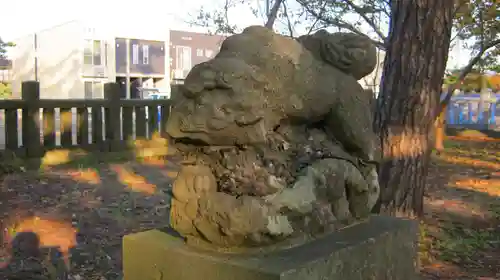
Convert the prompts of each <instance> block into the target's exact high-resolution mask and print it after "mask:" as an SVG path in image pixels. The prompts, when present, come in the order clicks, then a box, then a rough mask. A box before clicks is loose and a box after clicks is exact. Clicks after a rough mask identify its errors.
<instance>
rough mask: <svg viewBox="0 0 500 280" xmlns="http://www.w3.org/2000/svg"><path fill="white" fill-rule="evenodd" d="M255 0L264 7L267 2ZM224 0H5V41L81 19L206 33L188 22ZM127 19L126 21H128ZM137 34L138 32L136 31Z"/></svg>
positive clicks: (455, 58)
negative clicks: (203, 9)
mask: <svg viewBox="0 0 500 280" xmlns="http://www.w3.org/2000/svg"><path fill="white" fill-rule="evenodd" d="M251 1H255V4H256V5H255V6H257V7H260V8H261V10H263V6H264V1H262V0H251ZM221 3H223V2H222V0H140V1H136V0H135V1H134V0H85V1H81V0H43V1H40V0H2V20H1V23H0V37H1V38H2V39H3V40H4V41H9V40H14V39H16V38H19V37H22V36H24V35H27V34H30V33H33V32H36V31H39V30H42V29H46V28H50V27H51V26H55V25H58V24H61V23H64V22H68V21H71V20H80V19H86V20H89V19H91V20H92V21H94V20H95V21H96V22H99V21H108V22H119V21H121V24H124V25H126V26H127V28H130V29H141V28H144V27H145V26H148V27H149V28H151V27H153V28H154V27H156V28H164V27H165V26H168V28H170V29H178V30H189V31H197V32H205V31H206V29H205V28H200V27H193V26H192V25H191V24H189V23H188V21H190V20H191V19H192V18H193V17H194V15H196V14H197V12H199V10H200V8H201V7H202V6H203V7H207V8H208V9H210V8H212V9H213V8H214V7H220V5H221ZM229 18H230V22H231V23H234V24H236V25H238V26H240V27H244V26H248V25H252V24H262V19H260V18H256V17H255V16H254V15H253V14H252V12H251V11H250V9H249V8H248V6H240V7H238V8H235V9H232V10H231V13H230V14H229ZM124 21H125V22H124ZM134 33H136V32H134ZM450 56H451V57H452V59H450V61H449V63H448V66H449V67H450V68H454V67H458V66H462V65H465V64H466V63H467V62H468V60H469V55H468V51H467V50H464V49H461V48H459V47H457V48H454V49H453V50H452V51H451V52H450Z"/></svg>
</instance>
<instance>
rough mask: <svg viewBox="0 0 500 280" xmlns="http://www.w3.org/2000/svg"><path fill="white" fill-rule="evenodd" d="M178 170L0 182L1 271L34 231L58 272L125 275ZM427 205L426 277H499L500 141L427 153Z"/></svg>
mask: <svg viewBox="0 0 500 280" xmlns="http://www.w3.org/2000/svg"><path fill="white" fill-rule="evenodd" d="M176 172H177V170H176V167H175V165H174V164H172V163H171V162H169V161H168V160H151V161H142V162H136V161H115V162H110V161H102V160H101V161H92V162H91V163H90V162H87V163H82V164H79V165H77V166H74V165H73V166H68V167H57V168H45V169H44V170H42V171H38V172H34V171H28V172H17V173H14V174H10V175H7V176H5V177H3V178H2V183H1V189H0V215H1V216H0V225H1V228H2V229H3V234H2V235H1V241H2V243H1V244H2V246H1V250H0V266H1V267H5V266H6V265H7V264H9V261H10V256H9V254H8V253H7V252H8V248H9V246H10V244H11V240H12V238H13V236H15V235H16V233H19V232H23V231H32V232H35V233H36V234H37V235H38V236H39V238H40V240H41V245H42V246H44V247H48V248H53V249H54V250H56V251H57V253H59V254H55V256H56V257H58V258H59V259H60V262H61V263H63V265H57V264H58V263H57V262H54V261H53V257H51V258H50V261H49V262H50V265H52V267H53V268H56V270H57V269H59V268H61V267H62V269H63V270H65V272H66V273H68V274H69V275H71V276H72V277H73V279H99V280H114V279H121V278H122V275H121V271H122V268H121V249H122V248H121V239H122V237H123V235H125V234H128V233H132V232H138V231H143V230H146V229H151V228H158V227H164V226H166V225H167V224H168V216H169V209H168V203H169V200H170V194H169V191H170V187H171V183H172V181H173V179H174V178H175V176H176ZM425 203H426V215H425V217H424V218H423V220H422V221H421V227H420V234H421V238H420V239H421V242H420V263H421V266H422V274H423V275H424V278H425V279H482V280H486V279H500V141H477V140H476V141H472V140H467V141H464V140H463V139H458V140H457V139H455V140H451V141H448V142H447V143H446V150H445V151H444V152H442V153H440V154H434V155H433V163H432V166H431V169H430V174H429V179H428V189H427V193H426V197H425ZM50 252H52V251H50V250H49V255H50ZM53 255H54V254H52V255H51V256H53ZM47 260H49V258H47ZM52 273H54V272H53V271H52ZM56 274H57V273H56ZM2 279H3V278H2Z"/></svg>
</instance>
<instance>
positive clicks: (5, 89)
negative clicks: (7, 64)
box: [0, 83, 12, 99]
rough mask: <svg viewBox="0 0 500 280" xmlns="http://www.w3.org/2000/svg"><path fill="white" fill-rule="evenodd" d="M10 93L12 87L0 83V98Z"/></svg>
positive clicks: (7, 96) (6, 96)
mask: <svg viewBox="0 0 500 280" xmlns="http://www.w3.org/2000/svg"><path fill="white" fill-rule="evenodd" d="M11 95H12V87H11V85H10V84H8V83H0V99H4V98H9V97H10V96H11Z"/></svg>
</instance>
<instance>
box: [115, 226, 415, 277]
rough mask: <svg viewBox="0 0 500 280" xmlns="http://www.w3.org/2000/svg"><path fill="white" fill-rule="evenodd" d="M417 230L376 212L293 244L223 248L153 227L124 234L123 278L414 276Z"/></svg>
mask: <svg viewBox="0 0 500 280" xmlns="http://www.w3.org/2000/svg"><path fill="white" fill-rule="evenodd" d="M417 232H418V225H417V223H416V222H414V221H410V220H403V219H399V218H393V217H381V216H376V217H372V218H370V220H368V221H366V222H363V223H360V224H356V225H353V226H351V227H347V228H344V229H341V230H339V231H337V232H333V233H330V234H328V235H326V236H323V237H321V238H318V239H316V240H314V241H312V242H310V243H307V244H305V245H302V246H298V247H294V248H290V249H281V250H274V249H272V250H269V251H265V252H256V253H240V254H223V253H217V252H212V251H202V250H199V249H196V248H193V247H191V246H188V245H186V244H185V242H184V241H183V239H182V238H180V237H178V236H175V235H172V234H171V233H166V232H162V231H159V230H153V231H147V232H142V233H137V234H131V235H128V236H126V237H125V238H124V243H123V260H124V279H125V280H138V279H161V280H199V279H203V280H234V279H238V280H254V279H255V280H271V279H286V280H320V279H321V280H367V279H376V280H379V279H384V280H402V279H404V280H414V279H418V278H417V273H416V268H415V262H416V250H417V246H416V245H417Z"/></svg>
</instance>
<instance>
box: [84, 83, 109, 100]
mask: <svg viewBox="0 0 500 280" xmlns="http://www.w3.org/2000/svg"><path fill="white" fill-rule="evenodd" d="M84 88H85V89H84V90H85V92H84V97H85V99H94V98H104V92H103V90H104V87H103V86H102V82H98V81H85V82H84Z"/></svg>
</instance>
